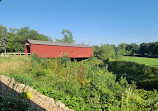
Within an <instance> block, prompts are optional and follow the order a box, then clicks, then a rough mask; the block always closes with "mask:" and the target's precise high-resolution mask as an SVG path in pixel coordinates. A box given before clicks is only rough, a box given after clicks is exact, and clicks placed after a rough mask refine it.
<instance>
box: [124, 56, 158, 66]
mask: <svg viewBox="0 0 158 111" xmlns="http://www.w3.org/2000/svg"><path fill="white" fill-rule="evenodd" d="M122 59H123V60H124V61H131V62H136V63H139V64H145V65H147V66H156V67H158V58H147V57H132V56H123V58H122Z"/></svg>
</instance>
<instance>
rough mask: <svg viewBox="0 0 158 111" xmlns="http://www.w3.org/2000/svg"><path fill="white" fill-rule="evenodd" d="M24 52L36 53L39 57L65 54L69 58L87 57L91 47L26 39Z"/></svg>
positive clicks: (54, 56) (89, 54) (90, 53)
mask: <svg viewBox="0 0 158 111" xmlns="http://www.w3.org/2000/svg"><path fill="white" fill-rule="evenodd" d="M24 51H25V53H31V54H34V53H37V54H38V55H39V57H41V58H42V57H47V58H57V57H59V56H63V55H65V54H67V56H68V57H69V58H89V57H90V56H92V47H91V46H89V45H85V44H72V43H58V42H50V41H42V40H29V39H28V40H26V41H25V43H24Z"/></svg>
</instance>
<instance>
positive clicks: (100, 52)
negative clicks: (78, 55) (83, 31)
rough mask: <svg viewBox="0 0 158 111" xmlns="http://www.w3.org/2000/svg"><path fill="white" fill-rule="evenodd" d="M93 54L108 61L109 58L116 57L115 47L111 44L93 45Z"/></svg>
mask: <svg viewBox="0 0 158 111" xmlns="http://www.w3.org/2000/svg"><path fill="white" fill-rule="evenodd" d="M93 55H94V56H95V57H97V58H98V59H101V60H103V61H106V60H107V59H109V58H112V59H116V52H115V47H114V46H113V45H109V44H104V45H103V44H102V45H101V46H100V47H99V46H93Z"/></svg>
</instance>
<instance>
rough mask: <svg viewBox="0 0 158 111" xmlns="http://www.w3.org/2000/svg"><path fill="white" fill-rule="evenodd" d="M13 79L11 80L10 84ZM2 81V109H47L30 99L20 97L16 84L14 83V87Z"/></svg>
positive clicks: (17, 110) (0, 83) (42, 110)
mask: <svg viewBox="0 0 158 111" xmlns="http://www.w3.org/2000/svg"><path fill="white" fill-rule="evenodd" d="M10 83H11V81H10V82H9V84H10ZM9 84H8V85H5V84H4V83H3V82H1V81H0V110H2V109H4V110H7V111H12V110H13V111H27V110H30V108H31V111H46V110H45V109H44V108H42V107H41V106H39V105H38V104H36V103H34V102H33V101H31V100H30V99H22V98H20V94H19V93H18V92H17V91H15V90H14V88H16V85H14V84H13V89H12V88H10V87H9Z"/></svg>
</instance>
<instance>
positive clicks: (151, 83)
mask: <svg viewBox="0 0 158 111" xmlns="http://www.w3.org/2000/svg"><path fill="white" fill-rule="evenodd" d="M108 66H109V67H108V70H109V71H111V72H113V73H115V74H117V77H118V78H119V77H121V76H125V77H126V78H127V80H128V81H129V82H130V81H131V80H135V81H136V82H137V85H138V87H139V88H144V89H147V90H153V88H154V89H157V88H158V87H157V82H158V78H157V75H158V68H156V67H150V66H145V65H143V64H137V63H135V62H126V61H113V62H109V64H108Z"/></svg>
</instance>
